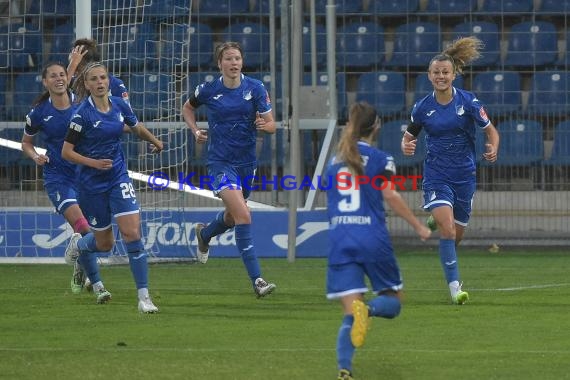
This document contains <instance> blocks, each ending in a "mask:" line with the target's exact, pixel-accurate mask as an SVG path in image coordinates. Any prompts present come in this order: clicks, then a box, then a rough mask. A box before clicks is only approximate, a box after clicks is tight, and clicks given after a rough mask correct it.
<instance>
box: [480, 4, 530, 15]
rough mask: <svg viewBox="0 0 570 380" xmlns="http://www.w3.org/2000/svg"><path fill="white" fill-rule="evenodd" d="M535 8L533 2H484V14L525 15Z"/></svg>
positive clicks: (482, 9)
mask: <svg viewBox="0 0 570 380" xmlns="http://www.w3.org/2000/svg"><path fill="white" fill-rule="evenodd" d="M532 7H533V0H484V1H483V7H482V8H481V11H482V12H485V13H494V14H497V15H500V14H501V13H524V12H530V11H531V10H532Z"/></svg>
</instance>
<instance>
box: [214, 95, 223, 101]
mask: <svg viewBox="0 0 570 380" xmlns="http://www.w3.org/2000/svg"><path fill="white" fill-rule="evenodd" d="M222 96H224V94H218V95H214V96H213V98H214V100H218V99H220V98H221V97H222Z"/></svg>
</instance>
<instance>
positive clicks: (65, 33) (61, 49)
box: [49, 23, 75, 66]
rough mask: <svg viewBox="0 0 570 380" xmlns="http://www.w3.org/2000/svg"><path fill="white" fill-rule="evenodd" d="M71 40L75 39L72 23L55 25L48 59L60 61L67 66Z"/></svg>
mask: <svg viewBox="0 0 570 380" xmlns="http://www.w3.org/2000/svg"><path fill="white" fill-rule="evenodd" d="M73 41H75V27H74V26H73V23H66V24H61V25H58V26H56V27H55V28H54V30H53V39H52V43H51V49H50V54H49V61H51V62H61V63H63V64H65V65H66V66H67V62H68V57H69V52H70V51H71V47H72V45H73Z"/></svg>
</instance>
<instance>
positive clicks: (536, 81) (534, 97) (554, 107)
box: [527, 71, 570, 116]
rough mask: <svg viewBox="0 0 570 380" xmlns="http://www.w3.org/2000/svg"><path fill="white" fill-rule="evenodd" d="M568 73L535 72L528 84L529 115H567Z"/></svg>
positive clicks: (569, 81)
mask: <svg viewBox="0 0 570 380" xmlns="http://www.w3.org/2000/svg"><path fill="white" fill-rule="evenodd" d="M568 91H570V73H568V72H566V71H537V72H535V73H534V74H533V76H532V78H531V84H530V95H529V100H528V108H527V111H528V113H529V114H531V115H543V116H547V115H550V116H565V115H568V111H569V109H568V104H569V102H570V96H569V94H568Z"/></svg>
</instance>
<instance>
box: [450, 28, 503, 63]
mask: <svg viewBox="0 0 570 380" xmlns="http://www.w3.org/2000/svg"><path fill="white" fill-rule="evenodd" d="M500 34H501V33H500V31H499V26H498V25H497V24H495V23H493V22H490V21H468V22H463V23H461V24H458V25H456V26H455V27H454V28H453V36H454V37H453V39H454V40H455V39H457V38H459V37H469V36H475V37H477V38H479V39H480V40H481V41H482V42H483V44H484V45H485V48H484V50H483V52H482V57H481V58H479V59H477V60H475V61H473V62H472V63H470V66H473V67H485V68H488V67H493V66H495V65H496V64H498V63H499V59H500V55H501V45H500V41H499V36H500Z"/></svg>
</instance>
